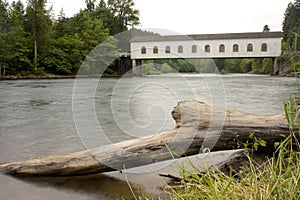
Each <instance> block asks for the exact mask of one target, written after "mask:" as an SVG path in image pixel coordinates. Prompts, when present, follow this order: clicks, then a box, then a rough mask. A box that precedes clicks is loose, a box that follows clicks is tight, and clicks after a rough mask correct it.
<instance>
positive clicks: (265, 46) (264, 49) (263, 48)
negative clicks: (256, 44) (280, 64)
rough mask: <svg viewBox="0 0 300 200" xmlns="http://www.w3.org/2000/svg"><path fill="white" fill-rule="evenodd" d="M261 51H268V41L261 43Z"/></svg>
mask: <svg viewBox="0 0 300 200" xmlns="http://www.w3.org/2000/svg"><path fill="white" fill-rule="evenodd" d="M261 51H263V52H266V51H268V45H267V44H266V43H263V44H262V45H261Z"/></svg>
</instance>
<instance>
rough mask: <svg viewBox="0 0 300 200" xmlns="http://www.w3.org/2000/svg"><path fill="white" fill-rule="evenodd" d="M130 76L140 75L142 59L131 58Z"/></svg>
mask: <svg viewBox="0 0 300 200" xmlns="http://www.w3.org/2000/svg"><path fill="white" fill-rule="evenodd" d="M132 76H142V60H140V59H133V60H132Z"/></svg>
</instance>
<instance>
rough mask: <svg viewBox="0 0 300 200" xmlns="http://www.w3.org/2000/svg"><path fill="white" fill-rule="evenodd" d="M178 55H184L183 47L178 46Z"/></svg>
mask: <svg viewBox="0 0 300 200" xmlns="http://www.w3.org/2000/svg"><path fill="white" fill-rule="evenodd" d="M178 53H183V46H181V45H180V46H178Z"/></svg>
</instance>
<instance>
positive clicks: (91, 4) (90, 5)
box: [85, 0, 96, 11]
mask: <svg viewBox="0 0 300 200" xmlns="http://www.w3.org/2000/svg"><path fill="white" fill-rule="evenodd" d="M85 3H86V9H87V10H88V11H93V10H94V9H95V7H96V6H95V3H96V0H85Z"/></svg>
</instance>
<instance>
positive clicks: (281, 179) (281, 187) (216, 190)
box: [169, 99, 300, 200]
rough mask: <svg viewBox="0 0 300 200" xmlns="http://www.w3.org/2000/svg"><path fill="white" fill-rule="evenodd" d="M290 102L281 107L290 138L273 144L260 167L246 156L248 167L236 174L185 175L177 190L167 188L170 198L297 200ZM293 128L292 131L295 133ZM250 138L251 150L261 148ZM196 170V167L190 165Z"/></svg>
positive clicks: (298, 169)
mask: <svg viewBox="0 0 300 200" xmlns="http://www.w3.org/2000/svg"><path fill="white" fill-rule="evenodd" d="M294 105H295V101H294V100H293V99H290V100H289V101H287V102H286V103H285V105H284V108H285V112H286V118H287V121H288V123H289V125H290V135H289V136H287V137H286V138H285V139H284V140H283V141H282V142H281V143H277V144H276V152H275V153H274V155H273V157H271V158H270V159H267V161H265V162H264V163H262V164H258V163H256V162H255V161H254V160H253V159H252V158H250V157H248V160H249V166H248V167H243V168H241V169H240V171H239V172H238V173H237V174H233V173H229V174H225V173H223V172H221V171H220V170H219V169H217V168H210V169H207V170H206V172H204V173H201V174H195V173H191V172H190V173H189V172H187V171H186V170H185V169H182V170H183V171H184V174H186V175H185V176H183V179H182V180H181V182H180V185H179V186H178V187H174V186H172V187H171V186H170V187H169V190H170V192H171V193H172V194H171V198H172V199H224V200H225V199H226V200H227V199H274V200H275V199H291V200H297V199H300V181H299V180H300V154H299V150H300V143H299V138H300V135H299V130H300V129H299V128H300V124H299V113H300V111H299V110H298V108H297V107H295V106H294ZM295 129H296V130H295ZM250 137H251V138H252V139H253V141H254V143H253V148H254V149H256V148H258V146H265V142H264V141H263V140H259V139H256V138H255V136H254V134H250ZM191 167H193V168H195V170H194V171H198V169H197V166H191Z"/></svg>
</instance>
